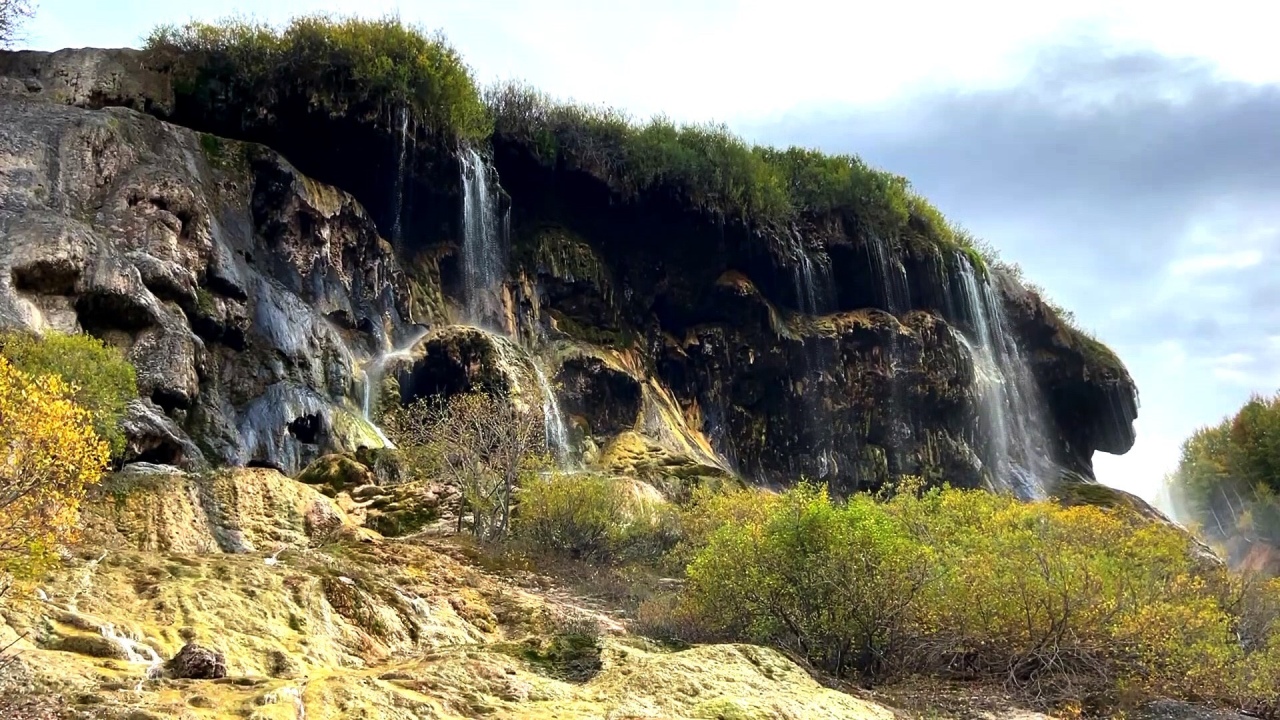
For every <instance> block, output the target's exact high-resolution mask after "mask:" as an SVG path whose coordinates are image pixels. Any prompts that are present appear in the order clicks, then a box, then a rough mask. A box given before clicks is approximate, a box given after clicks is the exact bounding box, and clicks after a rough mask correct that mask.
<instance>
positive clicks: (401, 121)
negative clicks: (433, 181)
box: [391, 105, 414, 249]
mask: <svg viewBox="0 0 1280 720" xmlns="http://www.w3.org/2000/svg"><path fill="white" fill-rule="evenodd" d="M396 116H397V117H396V120H397V124H398V125H399V126H400V147H399V151H398V153H397V158H396V179H395V184H394V186H393V187H394V197H393V198H392V203H393V208H394V210H395V221H394V223H393V224H392V226H391V245H392V246H393V247H395V248H396V249H400V248H402V247H403V242H402V241H403V236H404V177H405V162H406V160H407V159H408V157H409V147H410V145H412V144H413V143H414V139H413V136H412V135H410V133H409V107H408V106H407V105H402V106H400V107H399V108H398V109H397V110H396Z"/></svg>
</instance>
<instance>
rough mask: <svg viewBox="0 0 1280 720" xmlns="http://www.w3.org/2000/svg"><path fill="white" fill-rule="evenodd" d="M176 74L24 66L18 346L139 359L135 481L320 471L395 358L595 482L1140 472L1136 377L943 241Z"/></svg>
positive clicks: (403, 374) (8, 253)
mask: <svg viewBox="0 0 1280 720" xmlns="http://www.w3.org/2000/svg"><path fill="white" fill-rule="evenodd" d="M175 77H177V73H176V72H175V70H174V69H173V67H172V64H171V63H168V64H166V63H164V62H160V61H159V60H158V59H157V58H156V57H155V56H153V55H148V54H145V53H140V52H137V51H128V50H77V51H62V52H59V53H52V54H48V53H30V52H21V53H6V54H0V92H2V93H3V94H0V115H2V118H0V119H2V120H3V122H0V143H3V147H4V148H5V153H4V160H3V173H2V174H0V234H3V236H4V237H5V243H4V246H3V248H2V249H0V265H3V269H4V272H3V274H0V320H2V321H3V322H4V324H6V325H21V326H25V327H30V328H44V327H55V328H60V329H77V328H78V329H84V330H87V331H89V332H92V333H94V334H97V335H100V336H103V337H107V338H109V339H110V340H111V341H112V342H114V343H117V344H119V345H120V346H122V347H125V348H127V349H128V352H129V356H130V358H131V359H132V360H133V361H134V362H135V363H137V365H138V367H139V380H140V385H141V387H142V389H143V394H144V395H145V396H146V398H147V399H148V401H146V402H144V403H141V404H139V406H138V407H137V408H136V413H137V414H138V415H139V417H138V418H137V420H138V421H137V422H135V423H134V426H135V431H134V433H133V434H134V438H133V440H134V442H133V443H132V447H133V452H132V455H131V457H130V458H129V459H133V460H149V461H161V462H168V463H174V464H180V465H186V466H188V467H196V466H202V465H203V464H214V465H266V466H272V467H277V468H279V469H282V470H284V471H286V472H289V473H293V472H296V471H298V470H299V469H300V468H301V467H302V466H304V465H305V464H306V463H307V462H308V461H309V460H310V459H312V458H314V457H316V456H318V455H319V454H322V453H323V452H326V451H329V450H334V449H338V450H342V449H347V450H350V449H355V448H356V447H358V446H360V445H370V444H373V445H376V444H378V443H379V440H378V438H377V431H376V428H374V427H372V426H371V425H370V423H368V422H367V420H366V416H367V415H368V414H369V411H370V405H371V404H373V405H376V403H377V400H378V398H379V397H380V396H381V394H382V393H380V392H379V393H370V392H369V391H368V389H369V387H370V386H371V385H372V384H374V381H375V379H376V378H373V377H371V376H370V374H369V373H368V372H366V371H367V370H368V369H369V368H371V367H378V368H382V365H380V364H379V363H377V362H375V361H376V360H379V359H381V358H385V356H387V354H388V353H389V352H390V351H392V350H393V349H396V348H400V349H403V350H405V352H403V353H401V354H399V355H398V356H396V359H395V361H394V362H390V363H386V367H385V372H386V374H387V375H388V376H389V377H390V378H391V379H392V380H394V381H396V382H395V383H394V386H395V387H398V390H399V393H400V396H401V399H402V400H410V399H413V398H415V397H419V396H422V395H425V394H431V393H436V392H441V391H443V392H452V391H456V390H461V389H465V388H466V387H469V386H472V385H476V384H487V386H489V387H496V388H498V389H503V390H506V391H509V392H513V393H514V394H517V395H518V394H520V393H529V395H530V397H534V396H536V395H537V394H538V393H539V392H541V388H542V387H543V386H544V385H545V386H549V387H553V388H554V389H555V392H556V394H557V395H558V403H557V405H558V408H557V409H562V410H563V412H564V414H565V415H566V417H565V418H564V420H565V423H566V424H567V425H568V430H569V432H568V441H569V443H570V444H571V445H572V446H573V447H572V449H571V450H572V453H573V454H574V455H576V456H581V457H583V458H584V459H585V460H586V461H587V462H594V463H598V464H603V465H606V466H610V467H614V468H615V469H619V470H626V471H628V472H639V473H641V474H646V473H647V474H650V475H663V474H671V473H673V472H675V473H676V474H679V475H683V476H690V475H698V474H708V473H723V472H725V471H729V472H733V473H737V474H740V475H742V476H743V477H745V478H748V479H751V480H754V481H757V482H766V483H783V482H787V481H790V480H793V479H795V478H797V477H799V476H801V475H804V476H809V477H814V478H821V479H826V480H829V481H831V482H832V483H833V485H835V486H836V487H839V488H842V489H846V490H853V489H873V488H877V487H880V486H881V485H883V484H885V483H887V482H893V481H895V480H896V479H897V478H899V477H901V476H904V475H918V476H922V477H924V478H925V479H927V480H929V481H932V482H944V481H945V482H950V483H952V484H953V485H960V486H984V485H987V486H1000V487H1006V488H1012V489H1015V490H1019V491H1024V492H1026V493H1029V494H1040V493H1043V492H1045V491H1052V490H1053V488H1054V486H1055V485H1056V484H1057V482H1058V481H1059V479H1060V478H1062V477H1076V478H1081V479H1088V478H1091V477H1092V471H1091V457H1092V455H1093V453H1094V452H1095V451H1097V450H1101V451H1104V452H1112V453H1123V452H1125V451H1127V450H1128V449H1129V447H1130V446H1131V445H1132V443H1133V429H1132V421H1133V419H1134V418H1135V417H1136V414H1137V401H1136V396H1137V393H1136V389H1135V388H1134V385H1133V382H1132V380H1131V379H1130V377H1129V375H1128V373H1127V371H1126V370H1125V368H1124V366H1123V364H1122V363H1121V362H1120V361H1119V360H1118V359H1116V358H1115V356H1114V355H1113V354H1112V353H1111V352H1110V351H1108V350H1107V349H1106V348H1105V347H1102V346H1101V345H1099V344H1098V343H1097V342H1096V341H1094V340H1092V339H1091V338H1089V337H1088V336H1086V335H1084V334H1082V333H1080V332H1078V331H1077V330H1075V329H1073V328H1072V327H1071V326H1070V325H1069V324H1068V323H1066V322H1064V321H1063V320H1062V319H1061V318H1059V317H1058V316H1057V314H1056V313H1055V312H1054V310H1052V309H1051V308H1050V307H1049V306H1048V305H1046V304H1045V303H1044V302H1043V301H1042V300H1041V299H1040V298H1039V297H1037V296H1036V295H1035V294H1034V293H1033V292H1030V291H1028V290H1027V289H1026V288H1023V287H1021V286H1020V285H1019V284H1018V283H1017V282H1016V281H1015V280H1014V279H1012V278H1011V277H1008V276H1006V275H1005V274H1004V273H1003V272H1002V270H1001V269H1000V267H999V266H995V265H992V266H988V265H987V264H986V263H985V262H983V261H982V260H981V259H980V258H978V257H977V256H976V253H974V252H972V251H970V250H968V249H966V248H965V247H963V246H960V245H956V244H954V243H947V242H940V241H937V240H936V238H935V237H934V235H936V233H933V232H932V231H931V229H930V220H929V218H928V217H925V216H919V215H916V214H912V215H911V216H910V217H909V218H908V221H907V223H906V225H904V226H902V227H899V228H890V227H889V226H885V225H883V224H877V223H878V221H877V220H876V218H875V217H873V216H870V215H859V214H858V213H857V212H850V211H848V210H847V209H844V210H841V209H836V210H832V211H829V212H825V213H824V212H811V213H805V214H799V215H795V216H790V217H788V218H785V219H784V221H781V222H767V223H766V222H753V221H752V220H751V218H744V217H735V216H732V215H726V214H724V213H717V212H714V211H708V209H707V206H706V205H705V204H699V203H698V202H697V201H696V200H694V199H691V198H690V197H687V196H681V195H680V194H679V193H676V192H658V191H646V192H634V191H631V190H629V189H628V188H626V187H623V186H622V185H620V184H619V182H618V178H617V176H616V174H615V173H612V172H611V171H610V170H609V166H608V165H607V164H600V163H596V164H592V163H590V162H585V161H584V160H583V156H582V154H581V153H577V154H575V152H574V148H573V147H572V146H571V145H570V144H569V142H568V139H567V138H565V137H563V136H559V135H556V132H558V130H557V128H555V127H551V128H549V130H548V132H549V133H550V135H549V136H548V137H550V138H551V143H550V146H548V143H547V142H546V138H542V139H537V138H532V137H531V136H530V135H529V134H528V133H527V132H523V131H522V130H521V128H519V127H510V126H507V127H504V126H503V124H502V123H499V125H498V127H497V129H496V130H495V131H494V133H493V134H492V136H491V137H490V138H489V140H488V141H487V143H485V146H484V147H482V148H481V149H480V151H479V152H477V151H472V150H467V149H465V147H464V148H463V149H461V150H460V149H459V146H457V145H455V144H450V143H449V142H445V141H444V140H443V139H442V138H441V137H440V136H439V134H433V133H432V132H431V131H430V128H428V127H425V126H419V125H416V124H414V123H409V122H399V120H404V118H402V117H398V116H397V114H396V113H395V112H391V111H386V112H384V111H383V110H382V109H380V108H376V107H372V106H371V107H359V106H348V107H346V108H345V109H343V110H342V111H335V110H334V109H333V108H332V107H327V106H325V105H324V104H323V103H315V102H303V101H300V100H298V98H295V97H292V96H289V95H288V94H286V93H283V92H281V93H277V97H276V99H275V100H274V101H273V103H272V104H267V105H264V106H262V107H248V106H245V105H244V104H243V102H240V101H237V99H236V98H235V96H232V95H230V94H227V95H225V96H218V97H217V98H215V99H213V100H211V99H210V98H211V95H210V94H209V93H207V92H204V93H201V92H196V91H194V90H192V88H191V87H190V85H189V84H188V83H183V82H177V81H175ZM548 147H550V148H551V149H550V150H548ZM456 323H465V324H468V325H480V326H483V327H484V328H486V331H484V332H479V331H474V330H464V329H461V328H459V327H457V326H456ZM424 332H428V333H429V334H427V335H426V337H425V338H423V337H421V336H422V334H423V333H424ZM415 341H416V342H415ZM512 358H514V359H512ZM540 377H541V378H546V379H549V380H550V382H549V383H543V382H542V381H541V380H540V379H539V378H540ZM535 385H537V386H538V387H534V386H535ZM378 389H379V390H381V387H379V388H378ZM371 394H372V395H374V396H375V397H374V398H373V401H372V403H371V402H370V401H369V399H368V398H369V396H370V395H371ZM144 410H145V412H143V411H144ZM196 449H198V452H196V451H195V450H196ZM664 468H665V469H664ZM673 469H674V470H673Z"/></svg>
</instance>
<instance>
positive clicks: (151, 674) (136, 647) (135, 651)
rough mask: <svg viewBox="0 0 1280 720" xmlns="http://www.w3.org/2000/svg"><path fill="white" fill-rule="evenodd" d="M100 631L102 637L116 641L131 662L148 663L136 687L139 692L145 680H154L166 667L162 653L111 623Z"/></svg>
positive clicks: (100, 628)
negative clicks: (126, 634)
mask: <svg viewBox="0 0 1280 720" xmlns="http://www.w3.org/2000/svg"><path fill="white" fill-rule="evenodd" d="M98 632H99V633H100V634H101V635H102V637H104V638H106V639H107V640H109V641H111V642H113V643H115V645H116V647H118V648H120V652H121V653H122V654H123V655H124V657H125V659H126V660H128V661H129V662H131V663H146V664H147V672H146V675H144V676H143V677H142V679H140V680H138V685H137V687H136V688H134V689H135V690H137V691H138V692H141V691H142V683H143V681H144V680H153V679H155V678H158V677H160V673H161V672H162V670H163V669H164V661H163V660H161V659H160V654H159V653H157V652H156V651H155V650H154V649H153V648H152V647H151V646H150V645H144V644H142V643H140V642H138V641H137V640H134V639H133V638H130V637H127V636H125V635H122V634H121V633H119V632H118V631H117V630H116V629H115V626H114V625H112V624H111V623H106V624H105V625H102V626H101V627H99V628H98Z"/></svg>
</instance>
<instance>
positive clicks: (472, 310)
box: [459, 148, 509, 325]
mask: <svg viewBox="0 0 1280 720" xmlns="http://www.w3.org/2000/svg"><path fill="white" fill-rule="evenodd" d="M459 161H460V165H461V167H462V236H463V237H462V276H463V292H464V296H463V302H464V308H465V312H466V316H467V317H466V320H467V321H468V322H470V323H472V324H475V325H484V324H485V323H486V322H489V321H491V320H493V319H494V318H498V317H501V315H502V312H501V310H502V309H501V307H500V304H499V302H498V297H497V294H498V292H499V291H500V289H501V285H502V281H503V277H504V275H505V273H506V267H505V266H506V252H507V237H506V231H507V224H508V222H509V218H505V217H504V218H503V219H501V220H500V219H499V217H498V192H499V190H500V186H499V185H498V182H497V171H496V170H494V169H493V167H492V166H490V165H489V164H488V163H487V162H486V161H485V159H484V158H483V157H482V156H481V155H480V153H479V152H477V151H475V150H473V149H471V148H463V149H462V150H461V152H460V153H459Z"/></svg>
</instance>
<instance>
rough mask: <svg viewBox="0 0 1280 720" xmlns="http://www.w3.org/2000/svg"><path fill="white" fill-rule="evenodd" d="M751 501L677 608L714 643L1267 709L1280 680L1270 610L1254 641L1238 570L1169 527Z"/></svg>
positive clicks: (1020, 513)
mask: <svg viewBox="0 0 1280 720" xmlns="http://www.w3.org/2000/svg"><path fill="white" fill-rule="evenodd" d="M761 508H762V510H763V511H761V512H745V513H738V514H737V515H736V517H732V518H730V517H726V516H723V515H722V516H721V517H724V518H725V519H724V521H723V522H722V523H721V524H720V525H719V526H718V527H717V528H716V529H714V530H713V531H712V532H710V534H709V537H708V539H707V541H706V543H705V545H703V546H702V548H701V550H700V551H698V552H697V553H696V554H695V556H694V557H693V560H692V562H691V563H690V564H689V567H688V569H687V575H688V581H687V584H686V587H685V591H684V597H683V598H682V605H681V608H680V610H679V611H680V612H681V613H682V614H683V616H684V617H686V618H692V621H693V622H694V623H696V624H697V626H698V627H700V628H701V629H703V630H707V631H711V632H713V633H715V634H717V635H718V636H720V637H722V638H733V639H743V640H750V641H754V642H765V643H771V644H775V645H779V646H782V647H784V648H787V649H790V650H793V651H795V652H797V653H798V654H800V655H803V656H804V657H806V658H807V659H808V660H810V661H811V662H813V663H814V664H815V665H818V666H819V667H822V668H824V669H825V670H827V671H828V672H832V673H835V674H838V675H844V676H860V677H861V678H863V679H864V680H882V679H885V678H888V677H893V676H901V675H906V674H911V673H926V674H931V675H941V676H945V677H953V678H965V679H988V680H999V681H1004V682H1007V683H1009V684H1010V685H1011V686H1014V687H1017V688H1019V689H1022V690H1025V691H1028V692H1030V693H1031V694H1032V695H1034V696H1035V697H1038V698H1041V699H1046V700H1052V699H1061V700H1066V699H1069V698H1073V699H1084V700H1085V701H1086V702H1090V701H1092V702H1095V703H1100V704H1105V703H1113V702H1115V701H1117V700H1119V699H1121V698H1123V697H1138V698H1141V697H1153V696H1160V695H1164V696H1169V695H1172V696H1181V697H1185V698H1188V699H1196V700H1205V701H1210V702H1221V703H1231V704H1242V703H1250V702H1252V704H1254V705H1257V704H1258V703H1260V702H1264V701H1266V700H1272V701H1273V699H1272V698H1271V697H1270V696H1267V697H1265V698H1264V697H1262V695H1261V694H1260V693H1262V692H1263V691H1264V690H1265V689H1266V688H1274V687H1275V684H1276V680H1277V679H1278V678H1280V674H1278V673H1277V672H1276V670H1277V669H1280V662H1278V661H1277V658H1280V636H1278V635H1277V633H1276V632H1274V631H1273V630H1272V629H1271V627H1270V626H1271V625H1280V623H1277V622H1276V621H1275V620H1276V617H1277V613H1275V612H1274V611H1269V610H1266V609H1265V608H1264V609H1262V610H1260V611H1259V617H1260V620H1258V621H1251V623H1252V625H1254V626H1257V628H1256V630H1255V631H1253V634H1255V635H1259V637H1260V638H1261V639H1259V640H1258V641H1256V642H1255V645H1256V647H1254V648H1246V647H1245V646H1244V644H1242V642H1241V628H1242V623H1243V622H1244V620H1245V617H1244V613H1243V611H1242V610H1241V608H1242V607H1243V605H1244V604H1245V603H1244V601H1245V600H1246V599H1247V598H1245V597H1244V595H1243V594H1242V591H1241V585H1240V582H1239V580H1238V578H1234V577H1232V576H1231V575H1230V574H1229V573H1228V572H1227V571H1226V570H1225V569H1224V568H1222V567H1220V566H1218V565H1215V564H1213V563H1209V562H1205V560H1204V559H1203V558H1202V557H1201V556H1199V555H1197V553H1196V552H1195V548H1194V544H1193V542H1192V540H1191V539H1190V538H1189V537H1188V536H1187V535H1186V534H1185V533H1183V532H1182V531H1180V530H1179V529H1177V528H1174V527H1172V526H1169V525H1165V524H1161V523H1153V522H1150V521H1148V520H1145V519H1142V518H1139V517H1137V516H1136V515H1134V514H1131V513H1127V512H1125V511H1121V510H1108V509H1102V508H1097V507H1092V506H1079V507H1064V506H1061V505H1059V504H1057V503H1053V502H1036V503H1024V502H1020V501H1018V500H1016V499H1015V498H1012V497H1007V496H1002V495H996V494H992V493H987V492H982V491H961V490H951V489H943V490H932V491H929V492H926V493H923V494H920V495H917V494H913V493H903V494H900V495H898V496H896V497H894V498H892V499H890V500H888V501H878V500H875V499H873V498H871V497H867V496H854V497H852V498H850V499H848V500H846V501H836V500H833V499H831V498H830V497H829V496H828V495H827V493H826V491H825V490H823V489H821V488H819V487H815V486H811V485H800V486H798V487H796V488H793V489H791V490H789V491H787V492H785V493H783V494H782V495H781V496H779V497H778V498H777V499H776V500H774V501H771V502H768V503H762V504H761ZM1270 592H1272V593H1280V587H1277V588H1272V589H1271V590H1270ZM1252 597H1253V599H1252V600H1249V602H1252V603H1253V604H1254V605H1257V603H1258V598H1260V597H1272V596H1269V595H1264V594H1260V592H1253V593H1252ZM1276 598H1280V595H1276V596H1275V597H1274V598H1273V599H1276ZM1271 605H1272V606H1277V607H1280V604H1277V603H1275V602H1273V603H1271ZM1268 607H1270V606H1268ZM1272 610H1274V608H1272ZM1264 625H1265V626H1266V627H1262V626H1264ZM1266 692H1269V693H1271V694H1272V695H1274V694H1275V691H1274V690H1266Z"/></svg>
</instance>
